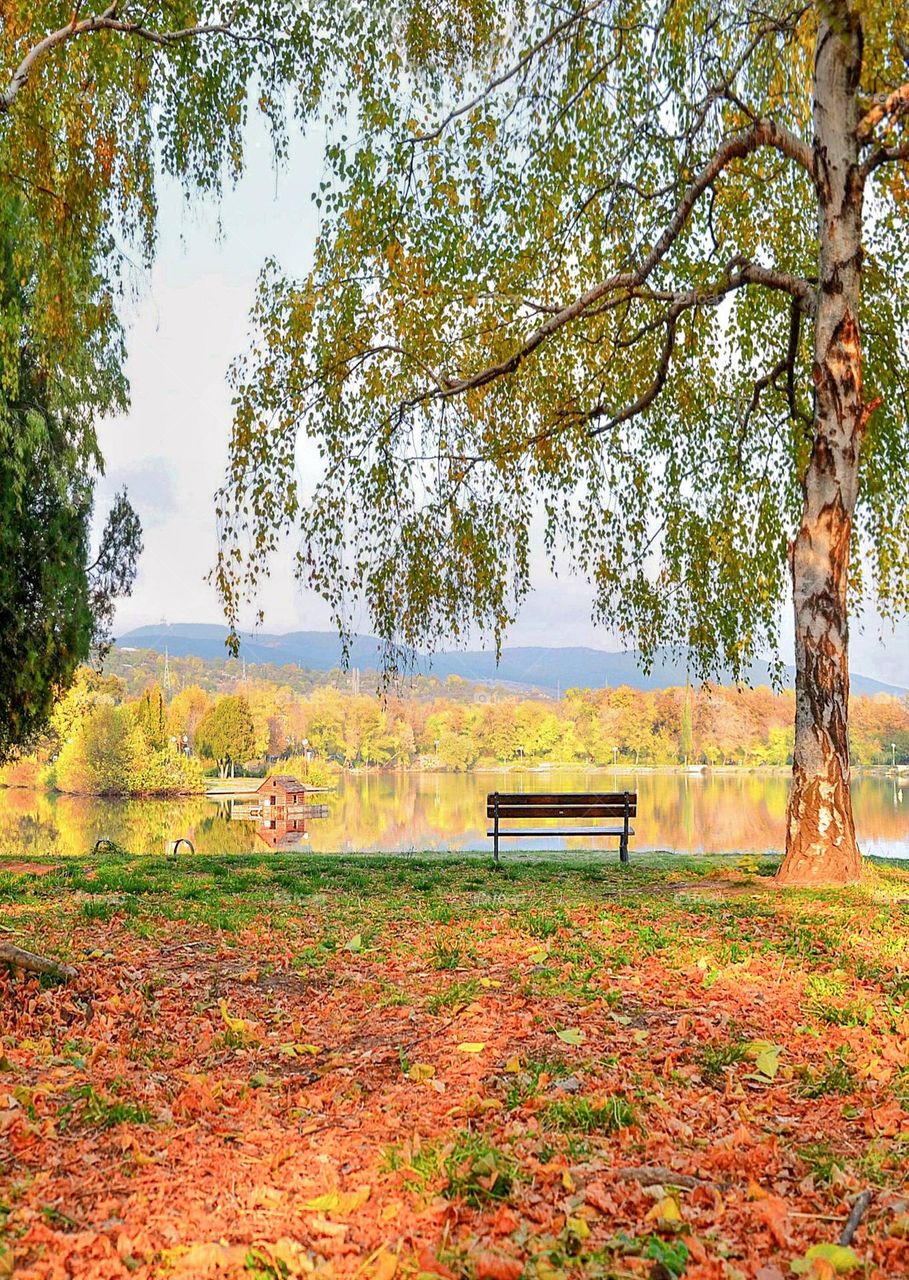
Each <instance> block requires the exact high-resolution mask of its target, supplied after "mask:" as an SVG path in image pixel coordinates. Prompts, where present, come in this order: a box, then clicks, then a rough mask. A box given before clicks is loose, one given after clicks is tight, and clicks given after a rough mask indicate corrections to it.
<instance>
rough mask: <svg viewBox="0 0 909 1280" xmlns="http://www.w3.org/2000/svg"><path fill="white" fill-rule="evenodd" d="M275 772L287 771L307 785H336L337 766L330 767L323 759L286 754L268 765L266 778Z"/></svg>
mask: <svg viewBox="0 0 909 1280" xmlns="http://www.w3.org/2000/svg"><path fill="white" fill-rule="evenodd" d="M276 773H289V774H290V776H291V777H292V778H299V780H300V781H301V782H305V783H306V785H307V786H308V787H335V786H337V783H338V779H337V773H338V771H337V768H332V766H331V765H330V764H328V762H327V761H325V760H306V759H305V757H303V756H288V758H287V759H286V760H278V761H277V762H276V763H275V764H272V765H269V766H268V773H267V774H266V775H265V776H266V777H268V778H273V777H274V776H275V774H276Z"/></svg>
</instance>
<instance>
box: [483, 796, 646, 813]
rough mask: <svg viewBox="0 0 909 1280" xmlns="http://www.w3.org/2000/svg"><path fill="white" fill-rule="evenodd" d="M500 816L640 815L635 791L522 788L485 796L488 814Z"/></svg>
mask: <svg viewBox="0 0 909 1280" xmlns="http://www.w3.org/2000/svg"><path fill="white" fill-rule="evenodd" d="M496 800H498V814H499V817H500V818H624V817H625V815H626V813H627V814H628V817H629V818H634V817H637V811H638V793H637V792H636V791H546V792H539V793H536V794H528V793H527V792H523V791H515V792H510V791H499V792H492V793H491V794H490V795H488V796H487V797H486V816H487V817H488V818H494V817H495V815H496Z"/></svg>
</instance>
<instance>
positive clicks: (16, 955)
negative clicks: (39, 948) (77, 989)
mask: <svg viewBox="0 0 909 1280" xmlns="http://www.w3.org/2000/svg"><path fill="white" fill-rule="evenodd" d="M0 964H8V965H9V966H10V968H12V969H23V970H25V972H26V973H46V974H50V976H51V977H53V978H75V976H76V974H77V970H76V969H74V968H73V967H72V965H70V964H60V962H59V961H57V960H48V959H46V958H45V957H44V956H36V955H35V954H34V953H33V952H31V951H23V949H22V948H21V947H17V946H16V945H15V943H13V942H0Z"/></svg>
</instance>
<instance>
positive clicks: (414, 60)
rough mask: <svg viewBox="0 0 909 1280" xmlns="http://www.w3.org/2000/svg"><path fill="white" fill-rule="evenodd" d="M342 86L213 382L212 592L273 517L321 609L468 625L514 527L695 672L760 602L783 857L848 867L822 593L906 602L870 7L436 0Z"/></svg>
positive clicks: (237, 583) (490, 619) (437, 631)
mask: <svg viewBox="0 0 909 1280" xmlns="http://www.w3.org/2000/svg"><path fill="white" fill-rule="evenodd" d="M344 93H345V94H347V93H350V94H353V97H352V98H348V99H345V105H346V108H347V117H348V119H350V117H351V116H355V117H356V118H355V120H354V121H353V122H352V123H351V124H350V127H348V129H347V135H348V136H347V137H345V136H343V135H341V134H340V133H336V134H335V136H334V138H333V140H332V143H331V145H330V147H329V149H328V153H327V167H326V173H325V176H324V180H323V182H322V185H321V188H320V191H319V193H318V200H319V203H320V207H321V208H322V211H323V215H324V218H323V225H322V231H321V236H320V240H319V244H318V249H317V254H316V259H315V264H314V267H313V270H312V272H311V274H310V275H309V276H308V277H307V278H306V279H302V280H294V279H289V278H287V277H285V275H284V274H283V273H282V272H281V269H280V266H279V265H278V264H276V263H269V264H267V265H266V267H265V269H264V271H263V274H262V278H261V283H260V288H259V292H258V296H257V300H256V303H255V307H254V311H253V321H254V336H253V341H252V344H251V348H250V350H249V352H248V354H247V355H246V356H245V357H243V358H242V359H240V360H238V362H237V364H236V366H235V369H234V373H233V376H234V383H235V388H236V397H237V408H236V418H235V423H234V428H233V437H232V455H231V465H230V470H229V474H228V477H227V480H226V483H225V487H224V491H223V493H222V495H221V501H220V503H219V510H220V519H221V522H222V534H223V547H222V555H221V558H220V561H219V568H218V580H219V586H220V590H221V592H222V595H223V598H224V600H225V602H226V606H227V609H228V613H229V616H230V617H231V618H232V619H236V616H237V609H238V607H239V603H240V601H241V600H243V599H244V598H246V596H247V595H254V594H255V589H256V584H257V582H258V580H259V578H260V576H261V575H262V574H263V573H264V572H265V571H266V568H267V564H268V561H269V557H270V556H271V553H272V552H273V550H274V548H275V547H276V545H277V543H278V539H279V537H280V536H282V535H283V534H285V533H286V532H287V531H295V532H296V533H297V535H298V536H299V539H300V549H299V556H298V572H299V576H300V578H301V580H303V581H304V582H306V583H307V584H309V585H313V586H315V587H316V589H318V590H319V591H321V593H322V594H323V595H324V596H325V598H326V599H327V600H328V601H329V602H330V603H331V605H332V607H333V609H334V613H335V617H336V620H337V623H338V625H339V627H340V628H341V629H342V631H349V629H350V625H351V624H350V617H351V608H352V604H353V602H356V601H359V600H364V601H365V602H366V605H367V606H368V609H369V613H370V620H371V622H372V625H373V626H374V627H375V629H376V631H377V633H378V634H379V635H380V637H381V638H382V639H383V640H384V641H385V642H386V644H387V645H388V646H389V652H390V654H392V655H394V653H395V652H399V648H398V647H399V646H402V645H403V646H411V645H428V646H429V647H432V646H433V645H436V644H438V643H439V642H440V641H441V640H442V639H446V640H452V639H453V640H455V641H457V640H458V638H459V637H461V636H464V635H465V633H466V632H467V631H468V629H470V628H474V627H477V626H480V627H483V628H486V629H487V630H488V632H489V633H490V634H491V636H492V637H493V638H494V640H495V642H496V643H499V642H500V641H501V638H502V636H503V635H504V634H505V632H506V630H507V627H508V625H509V623H510V622H511V621H512V619H513V618H514V616H515V613H516V610H517V609H518V607H519V606H520V603H521V600H522V599H523V598H524V596H525V595H526V593H527V591H528V589H529V586H530V576H529V575H530V551H531V532H530V530H531V523H532V519H533V518H535V519H537V520H538V521H539V522H540V526H541V528H542V531H543V537H544V540H545V545H546V547H547V549H548V550H549V551H550V552H551V553H552V555H553V557H554V558H556V559H559V560H561V558H562V557H564V556H567V557H568V558H569V559H570V561H571V563H572V564H573V565H574V567H575V568H576V570H578V571H579V572H581V573H583V574H585V575H586V576H587V578H588V579H589V581H590V584H591V594H592V600H593V614H594V617H595V618H596V619H598V620H600V621H602V622H603V623H605V624H607V625H608V626H609V627H611V628H613V629H617V630H618V631H619V632H621V633H622V635H624V636H625V637H626V638H628V639H629V640H631V641H632V642H634V643H635V644H636V645H638V646H639V647H640V649H641V651H642V652H643V654H644V655H645V657H646V656H647V655H649V654H652V653H653V652H654V651H655V649H656V648H657V647H658V646H661V645H669V646H683V647H684V648H685V649H686V650H687V652H688V653H689V654H690V660H691V665H692V675H694V676H700V677H703V676H709V675H711V674H716V673H717V672H719V671H728V670H730V669H731V670H732V671H733V672H734V673H739V672H741V671H743V670H744V668H745V667H746V666H747V663H748V662H749V660H750V659H751V658H752V657H753V656H755V655H756V654H759V653H762V652H766V651H768V650H771V651H774V650H776V649H777V647H778V643H779V635H778V628H779V617H780V609H781V606H782V604H783V602H784V600H785V599H786V597H787V595H788V596H789V599H790V601H791V604H790V607H791V608H793V609H794V622H795V649H796V672H797V674H796V706H797V709H796V725H795V750H794V766H793V782H792V791H791V800H790V809H789V822H788V832H787V845H786V856H785V860H784V862H783V866H782V869H781V873H780V874H781V879H782V880H783V881H785V882H788V883H802V884H808V883H820V882H840V883H846V882H850V881H853V880H855V879H856V878H857V877H858V876H859V873H860V854H859V849H858V847H857V844H856V838H855V829H854V823H853V815H852V807H851V800H850V790H849V782H850V765H849V748H848V737H847V728H848V705H849V673H848V619H849V612H850V608H851V609H853V610H854V609H855V608H857V607H859V606H860V604H861V602H862V600H863V599H865V598H867V597H868V596H869V595H873V597H874V599H875V602H876V606H877V607H878V608H879V609H880V610H881V611H882V613H883V614H884V616H885V617H886V616H889V615H893V614H896V613H898V612H900V611H901V610H904V609H905V608H906V605H907V602H909V552H907V541H909V539H907V534H909V523H907V494H909V481H907V477H909V457H907V445H906V426H907V424H906V375H905V360H906V355H907V350H906V348H907V305H909V285H907V283H906V282H907V278H909V276H907V266H909V263H907V249H909V231H907V227H906V209H907V205H906V198H907V179H909V171H907V160H909V20H907V16H906V10H905V5H904V4H903V3H901V0H875V3H873V4H871V3H860V0H806V2H805V3H793V2H792V0H763V3H761V4H756V3H748V2H747V0H729V2H728V3H725V4H722V5H717V4H715V3H713V2H712V0H672V2H671V3H666V0H588V2H587V3H582V2H581V0H568V2H566V3H550V2H546V0H523V2H518V0H515V3H512V4H509V5H505V6H499V7H498V9H497V11H496V14H495V15H494V16H493V17H490V13H489V12H488V11H487V10H486V9H485V7H483V6H481V5H479V4H473V3H470V2H469V0H460V3H459V2H458V0H448V2H447V3H445V2H444V0H439V3H438V4H436V5H434V6H433V7H432V9H431V12H430V11H429V10H428V7H427V11H426V12H425V14H424V20H423V21H417V19H416V18H415V16H414V14H413V13H408V14H407V15H406V20H405V17H402V16H401V14H400V12H395V13H392V14H390V15H388V16H387V21H386V28H385V32H384V36H383V39H382V41H381V42H380V46H379V54H378V55H377V57H376V58H375V59H374V60H373V61H371V62H370V63H369V64H368V65H365V64H364V66H363V67H362V68H360V72H359V75H358V76H356V77H355V81H354V83H353V84H351V82H350V81H349V80H348V81H346V82H345V84H344ZM351 101H352V102H353V103H354V106H353V107H351V105H350V103H351ZM302 440H307V441H309V442H310V443H311V444H314V445H315V449H316V450H317V453H318V456H319V458H320V459H321V462H320V465H319V467H318V468H317V469H313V468H312V467H311V466H310V467H309V469H308V470H304V471H303V472H302V473H301V472H300V470H299V469H298V466H297V462H298V459H299V458H300V457H310V456H311V451H310V452H309V453H304V454H300V451H299V446H300V443H301V441H302Z"/></svg>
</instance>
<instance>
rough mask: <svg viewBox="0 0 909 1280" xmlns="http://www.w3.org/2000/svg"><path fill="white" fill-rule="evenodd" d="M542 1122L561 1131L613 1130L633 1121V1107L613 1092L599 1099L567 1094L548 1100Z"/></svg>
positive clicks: (607, 1131) (626, 1126)
mask: <svg viewBox="0 0 909 1280" xmlns="http://www.w3.org/2000/svg"><path fill="white" fill-rule="evenodd" d="M543 1123H544V1124H545V1125H546V1126H547V1127H548V1128H551V1129H558V1130H559V1131H560V1132H562V1133H616V1132H617V1131H618V1130H619V1129H627V1128H628V1127H629V1126H630V1125H633V1124H634V1123H635V1114H634V1108H633V1107H632V1105H631V1103H630V1102H629V1101H628V1099H627V1098H624V1097H622V1096H621V1094H615V1095H613V1097H611V1098H606V1099H605V1100H604V1101H602V1102H597V1101H593V1100H591V1099H590V1098H567V1099H566V1100H565V1101H558V1102H550V1103H549V1105H548V1106H547V1107H546V1110H545V1111H544V1113H543Z"/></svg>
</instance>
